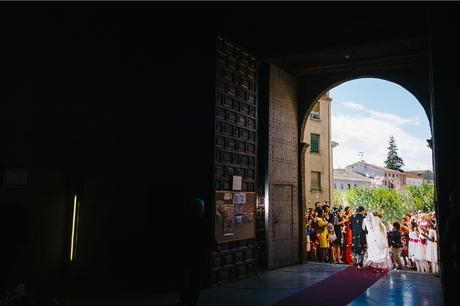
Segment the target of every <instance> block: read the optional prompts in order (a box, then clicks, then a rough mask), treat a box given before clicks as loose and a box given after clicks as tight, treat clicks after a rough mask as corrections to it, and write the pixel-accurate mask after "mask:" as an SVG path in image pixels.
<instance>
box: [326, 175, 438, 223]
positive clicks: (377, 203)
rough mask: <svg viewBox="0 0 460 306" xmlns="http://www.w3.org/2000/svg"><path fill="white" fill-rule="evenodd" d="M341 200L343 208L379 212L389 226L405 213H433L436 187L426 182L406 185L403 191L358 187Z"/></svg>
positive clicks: (348, 191)
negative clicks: (360, 207)
mask: <svg viewBox="0 0 460 306" xmlns="http://www.w3.org/2000/svg"><path fill="white" fill-rule="evenodd" d="M334 196H335V194H334ZM340 200H341V201H342V205H343V206H351V207H352V208H353V210H356V208H357V207H358V206H364V208H366V209H367V210H370V211H379V212H380V213H381V214H382V221H383V222H384V223H385V224H386V225H389V224H392V223H393V222H395V221H399V220H401V219H402V217H403V215H404V214H405V213H412V214H413V213H415V212H417V211H419V210H421V211H423V212H430V211H433V210H434V186H433V185H430V184H427V183H425V182H424V183H422V184H421V185H420V186H414V185H406V186H405V187H404V189H402V190H398V189H387V188H369V187H356V188H352V189H349V190H347V191H345V192H344V193H343V194H342V196H341V198H340Z"/></svg>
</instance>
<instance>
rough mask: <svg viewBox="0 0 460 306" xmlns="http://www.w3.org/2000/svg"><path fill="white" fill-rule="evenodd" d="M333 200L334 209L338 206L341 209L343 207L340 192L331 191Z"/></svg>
mask: <svg viewBox="0 0 460 306" xmlns="http://www.w3.org/2000/svg"><path fill="white" fill-rule="evenodd" d="M332 196H333V199H334V202H333V203H334V206H335V207H339V206H342V208H343V207H344V206H343V199H342V194H341V193H340V192H338V191H337V190H334V191H333V194H332Z"/></svg>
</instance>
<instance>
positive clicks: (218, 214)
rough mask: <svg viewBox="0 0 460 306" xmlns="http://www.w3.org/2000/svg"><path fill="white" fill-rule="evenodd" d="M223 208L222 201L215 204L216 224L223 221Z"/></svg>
mask: <svg viewBox="0 0 460 306" xmlns="http://www.w3.org/2000/svg"><path fill="white" fill-rule="evenodd" d="M224 216H225V209H224V204H223V201H222V203H218V204H216V224H221V223H222V222H224Z"/></svg>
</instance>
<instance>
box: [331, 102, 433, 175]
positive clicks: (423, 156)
mask: <svg viewBox="0 0 460 306" xmlns="http://www.w3.org/2000/svg"><path fill="white" fill-rule="evenodd" d="M366 112H367V113H370V114H371V112H374V111H372V110H368V109H366ZM381 114H382V115H373V114H371V116H366V117H365V116H360V115H359V114H353V115H349V114H339V115H336V116H332V122H331V125H332V140H333V141H336V142H338V143H339V146H337V147H336V148H334V168H339V167H342V168H343V167H345V166H346V165H349V164H351V163H354V162H356V161H358V160H359V157H358V152H364V160H366V162H369V163H372V164H376V165H379V166H383V162H384V160H385V159H386V155H387V152H388V149H387V147H388V139H389V137H390V136H391V135H393V136H394V137H395V140H396V145H397V147H398V155H399V156H401V158H402V159H403V160H404V163H405V166H404V167H403V169H406V170H417V169H432V161H431V158H432V155H431V149H430V148H428V147H427V142H426V140H425V139H420V138H417V137H415V136H413V135H411V134H409V133H408V132H406V131H405V130H404V129H402V128H401V126H400V124H395V123H396V122H398V121H397V120H389V119H388V118H392V117H391V116H388V115H392V114H386V113H381ZM383 114H384V115H383ZM396 117H397V116H396ZM399 122H401V121H399Z"/></svg>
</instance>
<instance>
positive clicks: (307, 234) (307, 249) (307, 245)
mask: <svg viewBox="0 0 460 306" xmlns="http://www.w3.org/2000/svg"><path fill="white" fill-rule="evenodd" d="M310 213H311V209H310V208H308V209H307V210H306V211H305V218H304V220H305V257H306V259H307V260H309V259H310V257H311V254H310V253H311V241H310V234H311V223H312V219H311V218H310Z"/></svg>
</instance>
